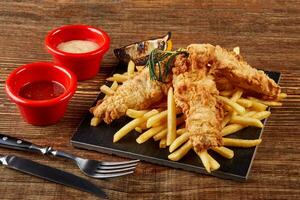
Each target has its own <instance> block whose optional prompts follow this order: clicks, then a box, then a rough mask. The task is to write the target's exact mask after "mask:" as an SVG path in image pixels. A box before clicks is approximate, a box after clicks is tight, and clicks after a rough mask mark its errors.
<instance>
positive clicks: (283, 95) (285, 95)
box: [278, 92, 287, 100]
mask: <svg viewBox="0 0 300 200" xmlns="http://www.w3.org/2000/svg"><path fill="white" fill-rule="evenodd" d="M286 97H287V94H286V93H283V92H282V93H280V94H279V95H278V100H282V99H285V98H286Z"/></svg>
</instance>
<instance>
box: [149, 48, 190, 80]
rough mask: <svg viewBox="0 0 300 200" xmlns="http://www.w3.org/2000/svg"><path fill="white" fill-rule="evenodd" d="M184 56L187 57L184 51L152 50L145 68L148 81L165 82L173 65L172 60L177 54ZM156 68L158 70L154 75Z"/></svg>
mask: <svg viewBox="0 0 300 200" xmlns="http://www.w3.org/2000/svg"><path fill="white" fill-rule="evenodd" d="M182 53H183V54H185V55H186V56H188V52H187V51H186V50H184V49H178V50H177V51H161V50H159V49H154V50H152V51H151V53H150V55H149V59H148V61H147V63H146V66H147V67H148V68H149V73H150V79H151V80H157V81H161V82H165V79H166V78H167V77H168V75H169V72H170V69H171V67H172V65H173V62H174V59H175V58H176V56H177V55H179V54H182ZM167 58H168V60H167V62H166V63H165V67H164V69H162V68H163V67H162V62H163V61H164V60H165V59H167ZM156 67H157V68H158V74H157V73H156Z"/></svg>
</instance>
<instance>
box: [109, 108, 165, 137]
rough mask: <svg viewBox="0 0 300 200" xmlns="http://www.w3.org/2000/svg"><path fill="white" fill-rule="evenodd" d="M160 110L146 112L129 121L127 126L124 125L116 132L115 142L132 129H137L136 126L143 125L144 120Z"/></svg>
mask: <svg viewBox="0 0 300 200" xmlns="http://www.w3.org/2000/svg"><path fill="white" fill-rule="evenodd" d="M158 112H159V111H158V110H155V109H153V110H151V111H149V112H147V113H145V114H144V115H143V116H142V117H139V118H136V119H134V120H132V121H130V122H129V123H127V124H126V125H125V126H123V127H122V128H121V129H120V130H119V131H117V132H116V133H115V134H114V137H113V142H118V141H119V140H120V139H121V138H123V137H124V136H125V135H127V134H128V133H129V132H130V131H132V130H133V129H135V127H138V126H139V125H141V124H142V123H143V122H145V121H147V119H148V118H149V117H151V116H153V115H155V114H157V113H158Z"/></svg>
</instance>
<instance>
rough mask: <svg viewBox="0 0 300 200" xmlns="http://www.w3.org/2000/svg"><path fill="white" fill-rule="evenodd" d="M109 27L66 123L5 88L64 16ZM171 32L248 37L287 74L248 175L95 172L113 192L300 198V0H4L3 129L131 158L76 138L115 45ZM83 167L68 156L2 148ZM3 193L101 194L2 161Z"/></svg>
mask: <svg viewBox="0 0 300 200" xmlns="http://www.w3.org/2000/svg"><path fill="white" fill-rule="evenodd" d="M79 23H83V24H89V25H92V26H96V27H102V28H103V29H104V30H106V31H107V32H108V33H109V35H110V37H111V49H110V51H109V52H108V53H107V54H106V56H105V58H104V60H103V63H102V68H101V71H100V73H99V74H98V76H97V77H95V78H94V79H92V80H89V81H84V82H80V83H79V86H78V90H77V92H76V94H75V96H74V98H73V99H72V100H71V103H70V105H69V107H68V111H67V113H66V115H65V117H64V118H63V120H62V121H61V122H59V123H58V124H56V125H53V126H49V127H35V126H31V125H28V124H26V123H25V122H23V120H22V119H21V117H20V115H19V113H18V111H17V108H16V107H15V105H14V104H12V103H11V102H10V101H9V99H8V98H7V97H6V95H5V92H4V82H5V79H6V77H7V75H8V74H9V73H10V72H11V71H12V70H13V69H15V68H16V67H17V66H20V65H22V64H25V63H30V62H34V61H41V60H44V61H45V60H46V61H50V60H51V57H50V56H49V55H48V54H47V53H46V52H45V50H44V44H43V40H44V37H45V35H46V33H47V32H48V31H50V30H51V29H53V28H55V27H58V26H61V25H65V24H79ZM167 31H172V32H173V36H172V40H173V42H174V46H175V47H184V46H186V45H188V44H190V43H195V42H198V43H212V44H219V45H221V46H224V47H226V48H232V47H235V46H240V48H241V53H242V55H244V57H245V58H246V60H247V61H248V62H249V63H250V64H251V65H253V66H255V67H258V68H262V69H266V70H276V71H280V72H281V73H282V78H281V87H282V89H283V91H284V92H287V93H288V95H289V98H288V99H286V100H285V101H284V105H283V106H282V107H280V108H274V109H272V115H271V117H270V118H269V120H268V123H267V126H266V127H265V132H264V135H263V142H262V144H261V145H260V147H259V148H258V152H257V155H256V158H255V161H254V164H253V167H252V171H251V173H250V177H249V180H248V181H247V182H246V183H236V182H233V181H228V180H221V179H217V178H214V177H209V176H204V175H200V174H195V173H190V172H185V171H180V170H175V169H171V168H166V167H161V166H157V165H152V164H148V163H144V162H143V163H141V164H139V166H138V168H137V170H136V173H135V174H134V175H130V176H126V177H121V178H116V179H110V180H94V179H90V180H91V181H92V182H94V183H95V184H97V185H99V186H101V187H103V188H104V190H105V191H106V192H107V193H108V195H109V197H110V198H111V199H145V200H146V199H272V200H273V199H299V196H300V178H299V176H300V173H299V172H300V170H299V169H300V137H299V132H298V131H299V129H300V56H299V55H300V48H299V47H300V1H296V0H294V1H293V0H291V1H280V0H277V1H275V0H274V1H256V0H252V1H233V0H232V1H230V0H228V1H196V0H195V1H187V0H180V1H179V0H175V1H172V0H164V1H163V0H161V1H151V2H150V1H146V0H139V1H122V0H113V1H97V0H89V1H66V0H59V1H50V0H47V1H15V2H13V1H9V2H8V1H3V0H2V1H0V132H2V133H7V134H11V135H13V136H17V137H20V138H23V139H26V140H29V141H32V142H34V143H37V144H41V145H51V146H53V147H54V148H58V149H62V150H67V151H71V152H73V153H75V154H78V155H81V156H85V157H88V158H94V159H105V160H124V159H122V158H118V157H114V156H110V155H106V154H100V153H95V152H89V151H86V150H79V149H74V148H73V147H72V146H71V145H70V143H69V140H70V137H71V135H72V133H73V131H74V130H75V128H76V126H77V125H78V123H79V121H80V119H81V118H82V117H83V114H84V113H85V112H86V111H87V109H88V108H89V106H90V105H91V103H92V102H93V100H94V99H95V97H96V95H97V93H98V87H99V85H100V84H102V83H103V80H104V79H105V77H107V76H108V74H109V73H110V72H111V69H112V67H113V66H114V65H115V64H116V62H117V61H116V59H115V58H114V56H113V53H112V49H114V48H115V47H119V46H122V45H125V44H128V43H131V42H134V41H137V40H141V39H146V38H149V37H152V36H160V35H163V34H165V33H166V32H167ZM8 153H11V154H16V155H21V156H24V157H27V158H31V159H34V160H36V161H39V162H41V163H45V164H48V165H51V166H54V167H58V168H60V169H64V170H66V171H69V172H72V173H75V174H77V175H79V176H82V177H83V175H82V174H80V173H79V171H78V169H77V168H76V167H75V166H74V165H72V164H71V163H69V162H68V161H65V160H61V159H52V158H48V157H42V156H38V155H33V154H28V153H21V152H17V151H13V150H5V149H0V154H8ZM0 173H1V179H0V199H46V200H52V199H56V200H60V199H61V200H64V199H85V200H89V199H95V197H94V196H92V195H89V194H87V193H84V192H80V191H77V190H74V189H70V188H66V187H63V186H60V185H56V184H53V183H49V182H46V181H43V180H40V179H37V178H34V177H31V176H28V175H24V174H21V173H18V172H15V171H12V170H9V169H5V168H3V167H0Z"/></svg>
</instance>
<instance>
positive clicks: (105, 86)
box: [100, 85, 115, 95]
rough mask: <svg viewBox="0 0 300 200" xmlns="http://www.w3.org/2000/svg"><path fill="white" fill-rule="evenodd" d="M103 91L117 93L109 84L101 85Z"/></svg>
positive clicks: (107, 93)
mask: <svg viewBox="0 0 300 200" xmlns="http://www.w3.org/2000/svg"><path fill="white" fill-rule="evenodd" d="M100 90H101V92H103V93H104V94H106V95H113V94H114V93H115V91H114V90H112V89H111V88H110V87H108V86H107V85H102V86H101V87H100Z"/></svg>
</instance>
